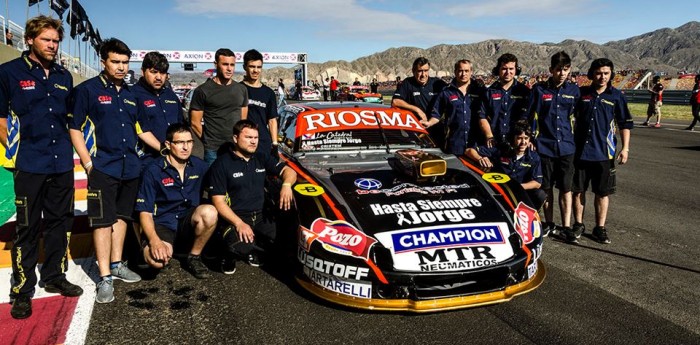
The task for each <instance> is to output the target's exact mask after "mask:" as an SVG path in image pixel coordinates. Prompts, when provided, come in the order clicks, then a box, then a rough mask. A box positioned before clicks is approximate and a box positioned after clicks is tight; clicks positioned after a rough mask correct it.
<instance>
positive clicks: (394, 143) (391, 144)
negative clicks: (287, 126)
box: [296, 108, 433, 152]
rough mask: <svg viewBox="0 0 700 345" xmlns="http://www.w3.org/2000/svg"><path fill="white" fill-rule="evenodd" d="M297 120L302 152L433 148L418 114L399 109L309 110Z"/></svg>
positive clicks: (298, 139) (297, 134)
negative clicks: (418, 118) (417, 116)
mask: <svg viewBox="0 0 700 345" xmlns="http://www.w3.org/2000/svg"><path fill="white" fill-rule="evenodd" d="M297 121H298V122H297V127H296V141H297V146H296V147H297V148H298V152H316V151H346V150H347V151H352V150H372V149H380V150H383V149H399V148H426V147H433V143H432V142H431V141H430V139H429V138H428V135H427V132H426V130H425V128H423V126H422V125H421V124H420V123H419V122H418V120H417V118H416V117H415V115H413V114H412V113H410V112H407V111H404V110H400V109H395V108H382V109H356V108H349V109H348V108H339V109H323V110H317V111H307V112H304V113H301V114H299V116H298V118H297Z"/></svg>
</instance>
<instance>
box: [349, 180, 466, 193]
mask: <svg viewBox="0 0 700 345" xmlns="http://www.w3.org/2000/svg"><path fill="white" fill-rule="evenodd" d="M467 188H471V186H470V185H469V184H467V183H464V184H458V185H441V186H419V185H416V184H413V183H401V184H399V185H396V186H394V187H391V188H386V189H374V190H363V189H357V190H355V193H357V194H359V195H363V194H385V195H387V196H397V195H403V194H408V193H419V194H450V193H457V192H458V190H459V189H467Z"/></svg>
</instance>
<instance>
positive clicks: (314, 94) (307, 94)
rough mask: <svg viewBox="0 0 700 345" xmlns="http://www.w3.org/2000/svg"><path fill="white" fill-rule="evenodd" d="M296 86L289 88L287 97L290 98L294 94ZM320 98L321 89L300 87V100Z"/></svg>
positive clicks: (316, 99) (317, 99)
mask: <svg viewBox="0 0 700 345" xmlns="http://www.w3.org/2000/svg"><path fill="white" fill-rule="evenodd" d="M295 92H296V86H292V87H291V88H289V98H290V99H292V98H293V97H294V95H296V93H295ZM319 100H321V91H318V90H316V89H314V88H312V87H311V86H302V87H301V99H300V101H319Z"/></svg>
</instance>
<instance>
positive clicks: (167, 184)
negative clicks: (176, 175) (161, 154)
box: [161, 177, 175, 187]
mask: <svg viewBox="0 0 700 345" xmlns="http://www.w3.org/2000/svg"><path fill="white" fill-rule="evenodd" d="M161 182H162V183H163V186H165V187H170V186H172V185H174V184H175V180H174V179H173V178H172V177H166V178H164V179H162V180H161Z"/></svg>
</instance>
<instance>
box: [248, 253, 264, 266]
mask: <svg viewBox="0 0 700 345" xmlns="http://www.w3.org/2000/svg"><path fill="white" fill-rule="evenodd" d="M247 261H248V265H251V266H253V267H260V265H262V263H261V261H260V257H259V256H258V254H249V255H248V260H247Z"/></svg>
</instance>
